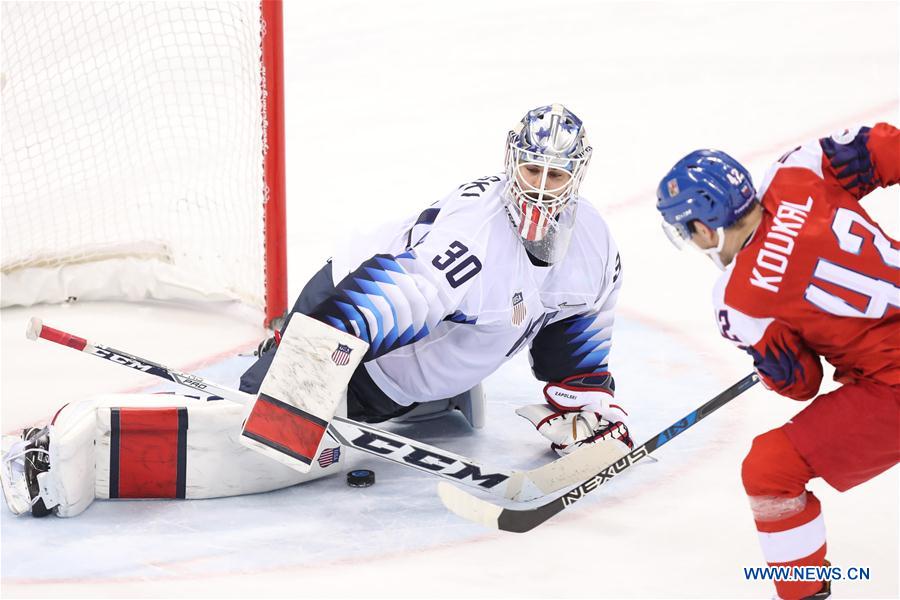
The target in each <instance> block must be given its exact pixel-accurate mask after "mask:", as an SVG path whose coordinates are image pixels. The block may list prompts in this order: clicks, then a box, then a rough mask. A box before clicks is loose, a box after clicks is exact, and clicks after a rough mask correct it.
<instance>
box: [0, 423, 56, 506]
mask: <svg viewBox="0 0 900 600" xmlns="http://www.w3.org/2000/svg"><path fill="white" fill-rule="evenodd" d="M49 445H50V437H49V429H48V428H47V427H44V428H41V429H39V428H37V427H29V428H28V429H25V430H23V431H22V436H21V437H15V436H4V438H3V467H2V470H0V482H2V484H3V495H4V497H5V498H6V505H7V506H8V507H9V509H10V510H11V511H12V512H13V514H15V515H22V514H24V513H26V512H28V511H29V510H30V511H31V514H32V516H35V517H45V516H47V515H49V514H50V513H51V512H52V510H51V509H49V508H47V506H46V504H45V503H44V500H43V498H41V489H40V483H39V482H38V475H40V474H41V473H45V472H47V471H48V470H50V458H49V457H50V453H49V451H48V447H49Z"/></svg>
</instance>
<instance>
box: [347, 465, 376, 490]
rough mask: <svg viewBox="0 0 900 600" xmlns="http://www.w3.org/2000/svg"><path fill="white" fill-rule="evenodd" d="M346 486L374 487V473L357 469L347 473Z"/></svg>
mask: <svg viewBox="0 0 900 600" xmlns="http://www.w3.org/2000/svg"><path fill="white" fill-rule="evenodd" d="M347 485H349V486H350V487H369V486H370V485H375V471H370V470H369V469H357V470H355V471H350V472H349V473H347Z"/></svg>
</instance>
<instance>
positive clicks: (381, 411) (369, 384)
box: [241, 261, 417, 423]
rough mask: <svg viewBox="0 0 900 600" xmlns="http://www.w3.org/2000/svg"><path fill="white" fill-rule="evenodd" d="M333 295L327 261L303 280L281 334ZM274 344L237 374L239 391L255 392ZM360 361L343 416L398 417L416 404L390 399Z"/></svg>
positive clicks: (360, 418)
mask: <svg viewBox="0 0 900 600" xmlns="http://www.w3.org/2000/svg"><path fill="white" fill-rule="evenodd" d="M332 294H334V281H333V279H332V276H331V261H328V262H327V263H325V266H324V267H322V268H321V269H319V271H318V272H317V273H316V274H315V275H313V276H312V278H311V279H310V280H309V281H308V282H306V285H305V286H304V287H303V290H302V291H301V292H300V295H299V296H298V297H297V301H296V302H295V303H294V307H293V308H292V309H291V312H290V313H289V314H288V316H287V319H285V322H284V326H283V327H282V328H281V333H284V330H285V329H287V325H288V323H289V322H290V320H291V316H292V315H293V314H294V313H300V314H304V315H309V314H312V312H313V309H315V308H316V307H317V306H318V305H319V304H321V303H322V302H324V301H325V300H326V299H327V298H329V297H330V296H331V295H332ZM275 350H276V348H275V346H272V347H271V348H270V349H269V350H268V351H266V352H264V353H263V354H262V356H260V357H259V358H258V359H257V360H256V362H255V363H253V365H252V366H251V367H250V368H249V369H247V371H246V372H244V374H243V375H241V391H242V392H247V393H248V394H255V393H257V392H258V391H259V386H260V385H261V384H262V380H263V378H264V377H265V376H266V373H267V372H268V370H269V366H270V365H271V364H272V359H273V358H275ZM363 364H364V363H360V365H359V366H358V367H357V368H356V371H354V372H353V376H352V377H351V378H350V384H349V386H348V388H347V416H348V417H350V418H351V419H353V420H355V421H362V422H364V423H380V422H381V421H387V420H388V419H393V418H394V417H399V416H401V415H403V414H406V413H408V412H409V411H411V410H412V409H413V408H415V407H416V406H417V405H416V404H413V405H411V406H401V405H400V404H397V403H396V402H394V401H393V400H391V399H390V398H389V397H388V396H387V394H385V393H384V392H382V391H381V388H379V387H378V386H377V385H376V384H375V382H374V381H372V378H371V377H369V373H368V372H367V371H366V369H365V367H364V366H363Z"/></svg>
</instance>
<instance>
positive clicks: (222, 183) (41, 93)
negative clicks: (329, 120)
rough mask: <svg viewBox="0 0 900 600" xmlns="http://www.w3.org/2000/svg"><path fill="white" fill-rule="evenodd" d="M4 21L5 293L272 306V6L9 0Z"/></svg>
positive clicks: (9, 297)
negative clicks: (268, 195) (266, 212)
mask: <svg viewBox="0 0 900 600" xmlns="http://www.w3.org/2000/svg"><path fill="white" fill-rule="evenodd" d="M0 32H2V51H3V55H2V67H0V70H2V187H0V198H2V270H3V289H2V296H3V305H9V304H28V303H34V302H40V301H50V302H55V301H61V300H65V299H66V298H67V297H69V296H78V297H117V296H119V297H121V296H122V295H124V296H126V297H131V298H134V297H144V296H153V297H163V298H172V297H179V296H181V297H194V298H196V297H198V294H202V295H204V296H206V297H210V298H217V299H222V298H231V299H239V300H241V301H243V302H245V303H248V304H251V305H255V306H259V307H262V306H263V305H264V296H265V293H264V285H265V284H264V281H265V276H264V231H263V204H264V202H263V198H264V185H263V172H262V154H263V148H262V145H263V129H262V117H261V113H262V109H261V100H260V97H261V92H260V77H261V76H260V60H261V52H260V14H259V4H258V3H257V2H233V3H225V2H212V3H199V2H121V3H113V2H3V3H2V31H0ZM147 261H149V262H150V263H152V264H151V265H149V266H148V265H147V264H146V263H147ZM98 263H101V265H100V269H101V270H102V269H106V270H107V274H106V275H101V276H98V275H96V273H95V274H94V275H93V276H87V275H86V274H85V273H86V272H87V271H85V269H92V268H93V266H95V265H97V264H98ZM137 263H144V264H143V267H140V268H138V269H137V270H136V271H134V272H133V273H132V271H133V270H132V269H131V268H130V267H129V265H132V264H137ZM23 271H30V273H29V274H28V275H27V276H25V277H20V275H21V273H23ZM151 272H152V273H155V274H156V275H154V276H155V277H158V278H161V279H162V281H163V283H162V284H161V285H160V284H158V283H156V282H154V281H144V280H145V279H147V278H148V277H149V276H150V273H151ZM129 273H132V274H130V275H129ZM35 277H37V278H38V280H35ZM129 277H132V278H134V281H127V280H128V278H129ZM125 281H127V283H123V282H125ZM144 285H146V289H143V286H144ZM103 287H108V288H109V289H105V290H104V289H99V288H103ZM123 287H124V288H127V291H125V292H123Z"/></svg>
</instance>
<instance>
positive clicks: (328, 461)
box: [38, 394, 342, 517]
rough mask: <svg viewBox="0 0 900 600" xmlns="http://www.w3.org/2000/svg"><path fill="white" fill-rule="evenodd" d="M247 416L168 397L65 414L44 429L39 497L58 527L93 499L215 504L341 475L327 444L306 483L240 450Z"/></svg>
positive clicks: (118, 398) (120, 400) (337, 451)
mask: <svg viewBox="0 0 900 600" xmlns="http://www.w3.org/2000/svg"><path fill="white" fill-rule="evenodd" d="M245 410H246V409H245V407H243V406H240V405H237V404H233V403H231V402H225V401H221V400H219V401H211V402H206V401H203V400H197V399H193V398H189V397H185V396H177V395H170V394H111V395H106V396H98V397H96V398H93V399H90V400H85V401H81V402H78V403H74V404H71V405H68V406H66V407H65V408H63V409H62V410H61V411H60V412H59V414H58V415H57V417H56V418H55V419H54V421H53V423H52V424H51V425H50V444H49V456H50V470H49V471H47V472H46V473H41V474H40V475H38V481H39V483H40V487H41V497H42V498H43V499H44V501H45V503H46V504H47V506H48V507H55V512H56V514H57V515H58V516H61V517H72V516H75V515H78V514H80V513H81V512H83V511H84V510H85V509H86V508H87V507H88V506H90V504H91V502H93V500H94V499H95V498H100V499H106V498H184V499H201V498H220V497H225V496H237V495H243V494H253V493H258V492H267V491H271V490H276V489H281V488H284V487H289V486H292V485H296V484H298V483H301V482H304V481H310V480H313V479H318V478H320V477H324V476H326V475H330V474H332V473H334V472H337V471H338V470H339V461H340V458H341V453H342V449H341V447H340V445H339V444H338V443H337V442H334V441H333V440H331V438H330V437H326V438H325V442H324V443H323V444H321V447H322V448H321V451H320V452H319V453H318V454H317V456H318V460H316V461H313V463H312V465H311V468H310V471H309V472H308V473H299V472H297V471H296V470H294V469H292V468H290V467H288V466H286V465H283V464H281V463H279V462H277V461H273V460H271V459H269V458H267V457H265V456H263V455H261V454H259V453H258V452H254V451H253V450H250V449H249V448H247V447H245V446H244V445H243V444H242V443H241V442H240V425H241V422H242V420H243V418H244V413H245Z"/></svg>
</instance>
